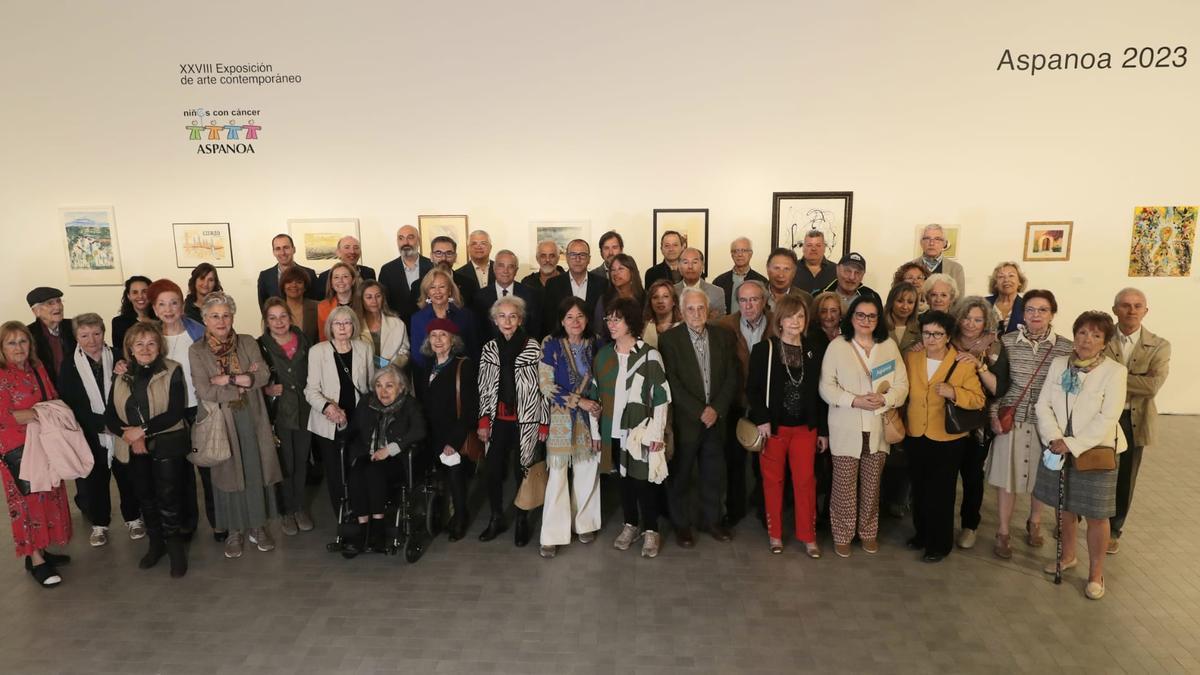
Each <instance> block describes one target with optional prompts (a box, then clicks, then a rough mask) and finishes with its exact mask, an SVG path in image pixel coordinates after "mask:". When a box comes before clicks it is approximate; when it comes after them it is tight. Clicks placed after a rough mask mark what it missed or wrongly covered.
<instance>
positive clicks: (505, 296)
mask: <svg viewBox="0 0 1200 675" xmlns="http://www.w3.org/2000/svg"><path fill="white" fill-rule="evenodd" d="M500 297H502V298H507V297H508V289H507V288H506V289H504V290H502V291H500Z"/></svg>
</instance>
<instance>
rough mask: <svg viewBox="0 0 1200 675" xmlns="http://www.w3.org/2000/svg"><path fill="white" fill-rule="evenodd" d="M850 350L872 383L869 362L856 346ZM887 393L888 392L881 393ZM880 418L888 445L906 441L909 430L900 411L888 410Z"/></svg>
mask: <svg viewBox="0 0 1200 675" xmlns="http://www.w3.org/2000/svg"><path fill="white" fill-rule="evenodd" d="M850 350H851V351H853V352H854V358H856V359H858V365H860V366H862V369H863V372H864V373H866V374H867V382H870V381H871V369H870V368H868V367H867V362H866V361H863V357H862V355H860V354H859V353H858V349H857V348H856V347H855V346H854V345H850ZM884 384H886V383H884ZM885 392H886V390H884V391H881V392H879V393H881V394H882V393H885ZM880 418H881V419H882V420H883V440H884V441H886V442H887V444H888V445H895V444H897V443H899V442H901V441H903V440H904V437H905V436H906V435H907V434H908V430H907V429H905V428H904V418H903V417H901V416H900V411H899V410H898V409H896V408H888V409H887V410H885V411H883V413H881V414H880Z"/></svg>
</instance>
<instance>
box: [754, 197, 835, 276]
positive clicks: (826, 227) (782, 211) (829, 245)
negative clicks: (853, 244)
mask: <svg viewBox="0 0 1200 675" xmlns="http://www.w3.org/2000/svg"><path fill="white" fill-rule="evenodd" d="M772 201H773V202H774V203H773V205H772V207H771V245H772V247H773V248H779V247H783V248H788V249H791V250H792V252H794V253H795V254H796V257H801V256H802V255H804V236H805V235H806V234H808V233H809V232H811V231H814V230H816V231H819V232H821V233H822V234H824V235H825V257H826V258H829V259H830V260H832V261H834V262H837V261H838V260H840V259H841V257H842V256H843V255H845V254H846V253H849V252H850V251H851V248H850V219H851V216H852V215H853V213H854V193H853V192H776V193H774V195H773V196H772Z"/></svg>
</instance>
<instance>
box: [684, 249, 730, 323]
mask: <svg viewBox="0 0 1200 675" xmlns="http://www.w3.org/2000/svg"><path fill="white" fill-rule="evenodd" d="M679 274H680V280H679V283H677V284H675V292H676V293H678V294H679V296H680V298H682V297H683V291H684V290H685V289H688V288H694V289H696V290H699V291H703V292H704V294H705V295H707V296H708V318H710V319H715V318H717V317H719V316H724V315H725V313H726V309H727V308H728V307H729V305H728V304H726V302H725V293H724V292H722V291H721V289H719V288H717V287H716V286H714V285H712V284H710V283H708V282H707V281H705V280H704V254H703V253H701V252H700V249H698V248H686V249H684V250H683V253H681V254H680V255H679ZM680 306H682V305H680Z"/></svg>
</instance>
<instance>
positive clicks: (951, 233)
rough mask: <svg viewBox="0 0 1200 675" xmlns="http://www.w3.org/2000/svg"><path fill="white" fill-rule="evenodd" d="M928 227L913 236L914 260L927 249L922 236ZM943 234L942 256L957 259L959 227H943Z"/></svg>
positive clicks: (921, 226) (922, 228) (919, 228)
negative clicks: (944, 243) (944, 242)
mask: <svg viewBox="0 0 1200 675" xmlns="http://www.w3.org/2000/svg"><path fill="white" fill-rule="evenodd" d="M926 227H929V225H917V231H916V234H915V235H913V258H917V257H920V256H921V255H922V254H924V253H925V247H924V246H922V245H921V235H923V234H924V233H925V228H926ZM942 232H943V233H945V235H946V248H945V249H944V250H943V251H942V255H943V256H945V257H947V258H957V257H958V233H959V227H958V225H942ZM834 262H837V261H834Z"/></svg>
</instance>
